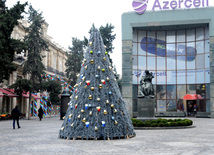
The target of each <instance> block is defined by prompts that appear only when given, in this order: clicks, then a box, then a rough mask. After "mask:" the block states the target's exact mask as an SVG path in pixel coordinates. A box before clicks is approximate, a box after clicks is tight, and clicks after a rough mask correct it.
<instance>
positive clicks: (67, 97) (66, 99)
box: [60, 89, 70, 120]
mask: <svg viewBox="0 0 214 155" xmlns="http://www.w3.org/2000/svg"><path fill="white" fill-rule="evenodd" d="M69 101H70V93H69V90H68V89H64V90H63V92H62V95H61V105H60V115H61V116H60V119H61V120H63V117H64V116H65V114H66V111H67V109H68V103H69Z"/></svg>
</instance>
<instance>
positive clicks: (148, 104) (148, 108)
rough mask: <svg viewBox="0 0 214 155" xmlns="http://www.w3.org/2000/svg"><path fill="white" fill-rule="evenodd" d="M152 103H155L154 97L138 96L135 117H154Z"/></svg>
mask: <svg viewBox="0 0 214 155" xmlns="http://www.w3.org/2000/svg"><path fill="white" fill-rule="evenodd" d="M154 104H155V99H152V98H138V99H137V105H138V114H137V118H141V117H151V118H154V117H155V113H154Z"/></svg>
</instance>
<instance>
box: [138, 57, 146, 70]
mask: <svg viewBox="0 0 214 155" xmlns="http://www.w3.org/2000/svg"><path fill="white" fill-rule="evenodd" d="M138 69H141V70H145V69H146V56H138Z"/></svg>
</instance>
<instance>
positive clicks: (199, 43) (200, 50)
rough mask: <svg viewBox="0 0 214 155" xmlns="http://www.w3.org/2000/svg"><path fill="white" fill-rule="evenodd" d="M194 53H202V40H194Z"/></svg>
mask: <svg viewBox="0 0 214 155" xmlns="http://www.w3.org/2000/svg"><path fill="white" fill-rule="evenodd" d="M196 53H204V40H203V41H197V42H196Z"/></svg>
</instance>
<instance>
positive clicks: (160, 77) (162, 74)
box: [157, 71, 166, 84]
mask: <svg viewBox="0 0 214 155" xmlns="http://www.w3.org/2000/svg"><path fill="white" fill-rule="evenodd" d="M157 84H166V71H157Z"/></svg>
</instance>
